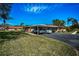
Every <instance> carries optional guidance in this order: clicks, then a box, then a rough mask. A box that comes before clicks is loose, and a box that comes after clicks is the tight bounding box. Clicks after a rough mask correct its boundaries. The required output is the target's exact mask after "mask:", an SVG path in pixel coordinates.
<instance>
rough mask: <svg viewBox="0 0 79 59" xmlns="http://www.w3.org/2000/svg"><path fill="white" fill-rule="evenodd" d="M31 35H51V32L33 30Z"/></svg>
mask: <svg viewBox="0 0 79 59" xmlns="http://www.w3.org/2000/svg"><path fill="white" fill-rule="evenodd" d="M32 33H35V34H49V33H52V31H51V30H33V31H32Z"/></svg>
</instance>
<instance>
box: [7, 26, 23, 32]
mask: <svg viewBox="0 0 79 59" xmlns="http://www.w3.org/2000/svg"><path fill="white" fill-rule="evenodd" d="M6 29H7V30H8V31H21V30H23V29H24V27H23V26H9V27H7V28H6Z"/></svg>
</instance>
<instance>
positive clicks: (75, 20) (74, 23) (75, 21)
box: [67, 18, 79, 29]
mask: <svg viewBox="0 0 79 59" xmlns="http://www.w3.org/2000/svg"><path fill="white" fill-rule="evenodd" d="M67 22H68V23H69V22H72V25H71V26H70V27H71V28H72V29H74V28H78V27H79V25H78V21H77V19H75V18H68V20H67Z"/></svg>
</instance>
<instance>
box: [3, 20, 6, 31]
mask: <svg viewBox="0 0 79 59" xmlns="http://www.w3.org/2000/svg"><path fill="white" fill-rule="evenodd" d="M3 26H4V30H5V28H6V20H5V19H4V20H3Z"/></svg>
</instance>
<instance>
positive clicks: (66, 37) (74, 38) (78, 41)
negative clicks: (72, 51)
mask: <svg viewBox="0 0 79 59" xmlns="http://www.w3.org/2000/svg"><path fill="white" fill-rule="evenodd" d="M43 35H44V36H47V37H49V38H54V39H57V40H60V41H63V42H66V43H68V44H70V45H71V46H73V47H75V48H77V49H79V34H76V35H73V34H58V33H52V34H43Z"/></svg>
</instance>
